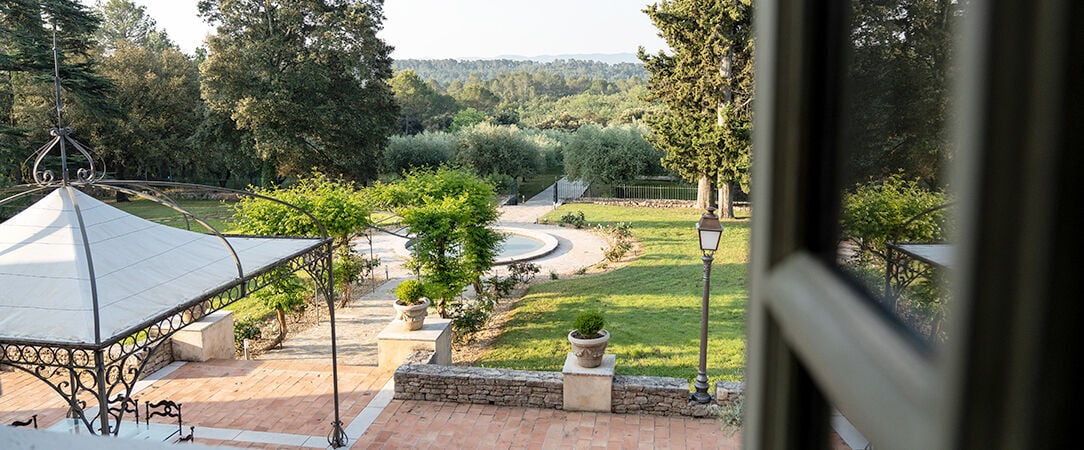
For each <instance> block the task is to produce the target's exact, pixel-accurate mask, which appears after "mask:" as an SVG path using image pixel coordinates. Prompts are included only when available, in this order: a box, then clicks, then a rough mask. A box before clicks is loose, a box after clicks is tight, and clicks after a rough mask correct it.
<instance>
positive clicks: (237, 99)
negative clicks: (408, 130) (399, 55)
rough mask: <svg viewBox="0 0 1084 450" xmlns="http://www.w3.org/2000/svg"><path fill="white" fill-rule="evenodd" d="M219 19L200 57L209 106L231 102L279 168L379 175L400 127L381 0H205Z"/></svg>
mask: <svg viewBox="0 0 1084 450" xmlns="http://www.w3.org/2000/svg"><path fill="white" fill-rule="evenodd" d="M199 8H200V13H201V15H202V16H203V17H204V18H205V19H206V20H208V21H209V22H211V23H214V24H217V34H216V35H214V36H211V37H210V38H209V39H208V45H209V46H210V55H209V56H208V57H207V60H206V61H204V62H203V64H202V65H201V67H200V70H201V74H202V75H203V84H202V86H201V88H202V93H203V96H204V98H205V99H206V101H207V102H208V104H209V105H210V106H211V108H213V109H215V110H218V111H223V112H227V113H228V114H229V115H230V117H231V118H232V119H233V120H234V121H235V122H236V124H237V128H238V129H239V130H242V131H245V132H248V133H251V135H252V139H253V142H254V145H255V146H254V148H255V150H256V152H257V154H258V155H259V156H260V158H261V159H262V161H263V162H264V164H265V169H266V170H265V173H267V174H269V175H271V174H272V173H271V172H272V169H274V172H277V174H279V175H285V174H299V173H305V172H307V171H308V170H309V169H310V168H312V167H316V168H319V169H320V170H322V171H325V172H328V173H334V174H341V175H344V176H347V177H350V178H351V179H354V180H358V181H367V180H371V179H373V178H375V176H376V174H377V170H378V167H377V165H378V163H379V161H380V154H381V152H382V151H383V149H384V147H385V146H386V145H387V139H388V136H389V135H390V134H391V133H393V132H394V131H395V129H396V117H397V116H398V108H397V106H396V105H395V99H394V97H393V95H392V92H391V89H390V88H389V87H388V84H387V80H388V79H389V78H391V76H392V72H391V58H390V57H389V52H390V51H391V47H389V46H388V45H387V44H385V43H384V42H383V41H382V40H381V39H380V38H378V37H377V35H376V33H377V31H378V30H379V29H380V27H381V22H382V20H383V13H382V2H380V1H379V0H369V1H348V0H267V1H262V2H243V1H224V0H222V1H220V0H201V1H200V2H199Z"/></svg>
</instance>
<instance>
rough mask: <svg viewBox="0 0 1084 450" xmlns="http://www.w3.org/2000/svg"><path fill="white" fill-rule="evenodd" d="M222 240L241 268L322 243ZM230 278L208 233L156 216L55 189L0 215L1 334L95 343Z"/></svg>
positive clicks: (257, 267)
mask: <svg viewBox="0 0 1084 450" xmlns="http://www.w3.org/2000/svg"><path fill="white" fill-rule="evenodd" d="M73 199H74V202H73ZM76 206H78V210H79V212H80V213H81V215H82V220H83V226H82V228H83V229H84V230H85V231H86V238H87V239H86V242H87V244H89V246H88V245H85V244H84V241H83V235H82V233H81V232H80V224H79V215H78V214H76V208H75V207H76ZM227 240H228V241H229V243H230V245H232V246H233V248H234V250H235V251H236V252H237V255H238V257H239V259H240V261H241V266H242V268H243V271H244V274H245V275H249V274H253V273H256V272H259V271H261V270H263V269H265V268H267V267H271V266H274V265H275V264H276V263H278V262H280V261H282V260H284V259H286V258H289V257H291V256H295V255H297V254H299V253H300V252H302V251H304V250H306V249H311V248H313V247H316V246H318V245H320V243H321V241H320V240H319V239H276V238H242V237H229V238H227ZM88 254H89V260H88ZM91 269H93V275H92V272H91ZM237 281H238V272H237V264H236V262H235V261H234V258H233V255H232V254H231V253H230V251H229V249H228V248H227V247H226V245H225V244H223V242H222V241H221V240H220V239H219V238H218V237H217V236H215V235H210V234H202V233H195V232H191V231H186V230H181V229H177V228H173V227H169V226H165V225H160V224H156V223H154V222H150V221H147V220H144V219H141V218H139V217H136V216H133V215H131V214H128V213H125V212H123V211H121V210H118V209H116V208H114V207H112V206H109V205H107V204H105V203H102V202H100V201H98V200H95V199H94V198H92V197H90V196H88V195H86V194H84V193H82V192H80V191H78V190H76V189H74V188H70V187H62V188H58V189H57V190H55V191H53V192H52V193H50V194H49V195H47V196H46V197H45V198H43V199H41V200H40V201H38V202H37V203H35V204H33V205H31V206H30V207H29V208H27V209H26V210H24V211H23V212H21V213H20V214H18V215H17V216H15V217H12V218H11V219H9V220H7V221H5V222H3V223H0V342H2V341H9V342H11V341H33V342H42V343H46V342H47V343H55V344H72V345H78V344H91V345H96V344H100V343H101V342H104V341H107V340H109V339H110V338H113V337H118V336H120V335H121V334H122V333H124V332H126V331H129V330H131V329H132V328H133V327H135V326H137V325H140V324H143V323H146V322H148V321H151V320H158V319H161V318H164V316H165V315H166V314H167V313H169V312H170V311H171V310H173V309H175V308H177V307H178V306H180V305H183V304H186V303H189V302H192V301H193V300H195V299H198V298H201V297H202V296H204V295H207V294H210V293H212V292H215V291H217V290H219V289H221V288H223V287H225V286H228V285H230V284H234V283H236V282H237ZM95 290H96V291H97V298H98V309H99V312H100V313H99V318H100V322H101V327H100V330H101V336H100V339H99V340H96V338H95V330H94V303H93V301H94V292H95Z"/></svg>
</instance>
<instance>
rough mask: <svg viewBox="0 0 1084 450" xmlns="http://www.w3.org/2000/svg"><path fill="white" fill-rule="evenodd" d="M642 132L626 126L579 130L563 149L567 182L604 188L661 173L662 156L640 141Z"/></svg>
mask: <svg viewBox="0 0 1084 450" xmlns="http://www.w3.org/2000/svg"><path fill="white" fill-rule="evenodd" d="M646 132H647V130H645V129H644V128H643V127H640V126H630V125H617V126H610V127H606V128H601V127H599V126H597V125H586V126H584V127H582V128H580V129H579V130H578V131H576V132H575V133H573V134H572V136H571V138H570V139H569V141H568V144H567V145H566V146H565V147H564V164H565V173H566V174H568V176H569V177H571V178H575V179H580V180H587V181H590V182H595V183H605V184H620V183H625V182H628V181H630V180H632V179H634V178H636V177H637V176H639V175H655V174H658V173H661V172H662V167H661V166H660V165H659V158H660V157H661V156H662V155H661V153H660V152H659V151H658V150H656V149H655V147H654V146H653V145H651V143H650V142H647V140H645V139H644V135H645V134H646Z"/></svg>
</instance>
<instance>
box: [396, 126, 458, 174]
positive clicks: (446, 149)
mask: <svg viewBox="0 0 1084 450" xmlns="http://www.w3.org/2000/svg"><path fill="white" fill-rule="evenodd" d="M455 142H456V138H455V136H454V135H452V134H449V133H428V132H426V133H421V134H415V135H413V136H392V137H391V139H390V140H389V141H388V148H387V150H385V151H384V162H383V164H382V165H381V171H383V172H384V173H394V174H402V173H405V172H408V171H410V170H411V169H415V168H430V169H436V168H437V167H440V166H441V165H443V164H445V163H447V162H449V161H451V160H452V155H454V154H455Z"/></svg>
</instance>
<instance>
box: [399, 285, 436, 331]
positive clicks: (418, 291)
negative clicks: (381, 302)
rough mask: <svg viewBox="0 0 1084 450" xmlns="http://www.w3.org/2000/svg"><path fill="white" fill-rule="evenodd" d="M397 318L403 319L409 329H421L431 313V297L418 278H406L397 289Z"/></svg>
mask: <svg viewBox="0 0 1084 450" xmlns="http://www.w3.org/2000/svg"><path fill="white" fill-rule="evenodd" d="M395 297H396V300H395V304H394V305H393V306H395V318H396V319H398V320H401V321H403V324H404V325H406V327H407V330H409V331H414V330H417V329H420V328H421V327H422V325H423V324H425V316H426V315H428V314H429V298H427V297H425V289H424V286H422V283H421V282H420V281H418V280H406V281H403V282H402V283H399V287H397V288H396V289H395Z"/></svg>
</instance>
